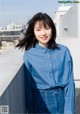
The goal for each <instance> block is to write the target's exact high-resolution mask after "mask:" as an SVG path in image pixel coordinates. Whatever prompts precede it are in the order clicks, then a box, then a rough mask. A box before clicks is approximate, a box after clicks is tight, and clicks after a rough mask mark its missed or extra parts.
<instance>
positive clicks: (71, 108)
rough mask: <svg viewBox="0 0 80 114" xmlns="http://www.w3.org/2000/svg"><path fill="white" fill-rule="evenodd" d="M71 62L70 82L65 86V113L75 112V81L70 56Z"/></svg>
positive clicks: (73, 113)
mask: <svg viewBox="0 0 80 114" xmlns="http://www.w3.org/2000/svg"><path fill="white" fill-rule="evenodd" d="M68 62H69V66H68V67H69V83H68V84H67V85H66V87H65V105H64V114H75V83H74V77H73V61H72V57H71V56H70V60H69V61H68Z"/></svg>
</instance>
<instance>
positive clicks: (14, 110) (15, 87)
mask: <svg viewBox="0 0 80 114" xmlns="http://www.w3.org/2000/svg"><path fill="white" fill-rule="evenodd" d="M0 105H1V106H2V105H3V106H5V105H6V106H9V114H25V113H26V97H25V75H24V64H23V65H22V66H21V68H20V69H19V71H18V72H17V74H16V76H15V77H14V79H13V80H12V81H11V83H10V84H9V86H8V87H7V89H6V90H5V91H4V93H3V94H2V96H1V98H0ZM3 111H4V110H3Z"/></svg>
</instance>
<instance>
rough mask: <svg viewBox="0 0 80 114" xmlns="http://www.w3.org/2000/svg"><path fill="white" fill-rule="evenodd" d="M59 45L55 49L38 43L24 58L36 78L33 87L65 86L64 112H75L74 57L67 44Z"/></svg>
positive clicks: (26, 52)
mask: <svg viewBox="0 0 80 114" xmlns="http://www.w3.org/2000/svg"><path fill="white" fill-rule="evenodd" d="M57 46H58V48H56V49H54V50H53V49H48V48H45V47H42V46H40V45H39V44H36V45H35V47H32V48H30V49H29V50H28V51H25V53H24V57H23V60H24V63H25V66H26V68H27V69H28V71H29V72H30V74H31V76H32V78H33V80H34V81H32V86H33V87H37V88H38V89H48V88H55V87H64V95H65V109H64V112H65V113H64V114H73V112H74V106H75V104H74V103H75V102H74V100H75V87H74V77H73V62H72V57H71V54H70V51H69V49H68V48H67V47H66V46H63V45H61V44H57ZM29 77H30V76H29ZM29 77H28V78H29Z"/></svg>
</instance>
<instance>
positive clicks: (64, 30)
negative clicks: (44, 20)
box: [54, 4, 80, 38]
mask: <svg viewBox="0 0 80 114" xmlns="http://www.w3.org/2000/svg"><path fill="white" fill-rule="evenodd" d="M54 20H55V24H56V28H57V36H59V37H61V38H63V37H68V38H79V37H80V32H79V30H80V4H75V5H73V6H72V7H71V6H64V5H62V6H61V7H59V8H58V11H56V12H55V18H54Z"/></svg>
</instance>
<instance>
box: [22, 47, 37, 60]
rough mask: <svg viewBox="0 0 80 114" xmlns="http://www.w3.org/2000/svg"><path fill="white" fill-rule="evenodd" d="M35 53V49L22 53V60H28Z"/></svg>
mask: <svg viewBox="0 0 80 114" xmlns="http://www.w3.org/2000/svg"><path fill="white" fill-rule="evenodd" d="M34 53H35V49H34V48H30V49H29V50H26V51H25V52H24V55H23V60H24V61H25V60H29V57H30V56H31V55H32V54H34Z"/></svg>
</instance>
